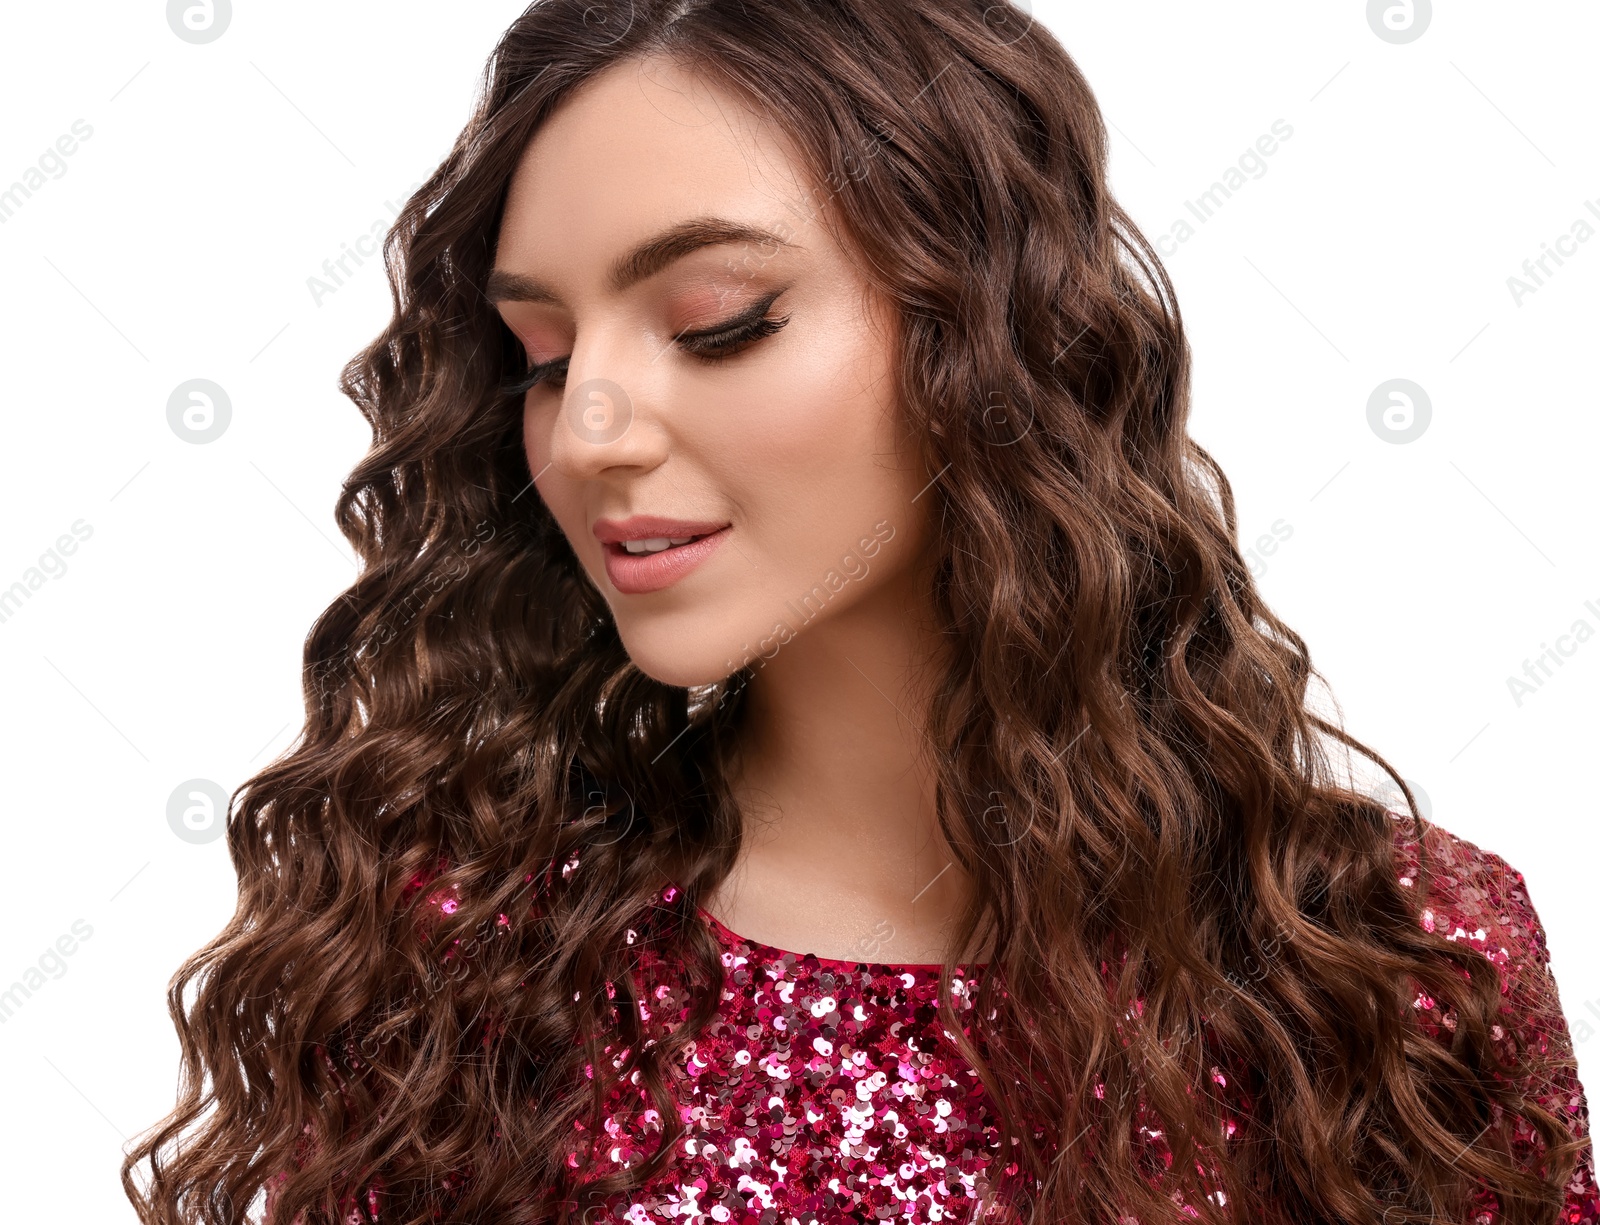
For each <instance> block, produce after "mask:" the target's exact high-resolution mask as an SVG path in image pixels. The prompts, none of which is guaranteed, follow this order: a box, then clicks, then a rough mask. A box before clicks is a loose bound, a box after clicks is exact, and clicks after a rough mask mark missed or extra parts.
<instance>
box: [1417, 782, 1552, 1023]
mask: <svg viewBox="0 0 1600 1225" xmlns="http://www.w3.org/2000/svg"><path fill="white" fill-rule="evenodd" d="M1389 816H1390V819H1391V820H1392V821H1393V822H1394V833H1395V849H1396V853H1397V855H1396V862H1397V870H1398V873H1399V881H1400V884H1401V886H1402V887H1404V888H1407V889H1416V890H1418V905H1419V907H1420V921H1421V924H1422V926H1423V928H1424V929H1425V930H1427V931H1430V932H1436V933H1439V934H1440V935H1442V936H1443V937H1444V938H1445V939H1446V940H1451V941H1459V942H1463V943H1465V944H1467V945H1470V946H1471V947H1473V948H1475V949H1477V950H1478V951H1479V952H1481V953H1483V954H1484V955H1485V956H1486V957H1488V959H1489V960H1490V961H1491V962H1493V963H1494V965H1495V967H1496V969H1497V970H1499V972H1500V977H1501V983H1500V989H1501V993H1502V994H1504V995H1506V996H1508V997H1511V1000H1512V1002H1513V1003H1514V1004H1516V1005H1517V1006H1518V1007H1519V1009H1520V1010H1521V1011H1522V1012H1523V1013H1525V1014H1526V1019H1527V1020H1528V1021H1529V1022H1531V1023H1533V1024H1534V1025H1536V1026H1538V1027H1541V1028H1544V1029H1549V1028H1550V1027H1552V1026H1555V1027H1559V1029H1560V1031H1561V1034H1562V1036H1563V1038H1565V1035H1566V1022H1565V1020H1564V1018H1563V1016H1562V1013H1561V1008H1560V1000H1559V996H1558V994H1557V991H1556V984H1555V979H1554V977H1553V976H1552V974H1551V972H1550V948H1549V944H1548V942H1547V940H1546V936H1545V929H1544V925H1543V924H1542V923H1541V922H1540V919H1539V913H1538V911H1537V910H1536V909H1535V907H1534V904H1533V899H1532V898H1531V897H1530V895H1529V891H1528V882H1527V880H1526V878H1525V877H1524V876H1523V874H1522V873H1521V872H1520V871H1518V870H1517V869H1516V868H1515V867H1513V866H1512V865H1511V864H1510V863H1508V862H1507V861H1506V860H1505V859H1504V858H1502V857H1501V856H1500V855H1498V854H1496V853H1495V852H1494V851H1491V850H1488V849H1486V848H1484V847H1481V846H1479V845H1477V844H1476V843H1474V842H1471V841H1469V840H1468V839H1466V838H1462V837H1460V836H1458V835H1456V834H1454V833H1452V832H1451V831H1450V830H1448V829H1446V828H1445V827H1444V826H1442V825H1438V824H1436V823H1435V822H1432V821H1426V820H1425V821H1423V822H1422V823H1421V824H1422V828H1421V831H1420V837H1419V836H1418V830H1417V829H1416V823H1415V822H1413V820H1412V819H1411V817H1410V815H1409V814H1407V813H1396V812H1393V811H1391V812H1390V813H1389Z"/></svg>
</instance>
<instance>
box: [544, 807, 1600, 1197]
mask: <svg viewBox="0 0 1600 1225" xmlns="http://www.w3.org/2000/svg"><path fill="white" fill-rule="evenodd" d="M1408 830H1409V824H1408V823H1402V822H1396V838H1397V845H1398V847H1399V850H1400V856H1399V861H1398V867H1399V880H1400V882H1401V884H1402V885H1403V886H1404V887H1408V888H1410V887H1414V886H1415V884H1416V882H1417V880H1418V879H1419V873H1420V867H1419V863H1418V858H1417V854H1416V847H1415V845H1414V844H1413V843H1412V842H1410V841H1409V840H1408V839H1407V838H1406V836H1405V831H1408ZM1428 861H1429V867H1430V869H1431V871H1432V878H1431V880H1430V881H1429V893H1428V897H1427V899H1426V900H1427V902H1428V905H1427V906H1426V907H1425V908H1424V910H1423V913H1422V916H1421V924H1422V926H1423V927H1424V928H1425V929H1426V930H1428V931H1438V932H1442V933H1445V934H1446V937H1447V938H1448V939H1452V940H1462V941H1466V942H1467V943H1469V944H1471V945H1472V946H1473V947H1474V948H1476V949H1478V950H1480V951H1481V952H1483V953H1485V954H1486V955H1488V956H1489V957H1490V958H1491V960H1493V961H1494V962H1495V963H1496V964H1497V966H1499V968H1500V970H1501V973H1502V975H1503V977H1504V983H1503V990H1504V991H1505V993H1506V995H1507V996H1508V997H1509V998H1510V1000H1511V1002H1512V1004H1513V1009H1512V1015H1513V1016H1514V1017H1515V1018H1517V1019H1518V1022H1519V1023H1518V1024H1517V1025H1516V1026H1515V1027H1514V1028H1513V1029H1512V1030H1511V1031H1509V1032H1508V1031H1507V1030H1505V1029H1503V1028H1502V1027H1501V1026H1495V1027H1494V1029H1493V1030H1492V1031H1491V1033H1492V1037H1493V1039H1494V1041H1495V1042H1496V1043H1497V1044H1498V1045H1500V1046H1501V1048H1502V1050H1503V1052H1504V1053H1505V1054H1506V1055H1507V1057H1508V1058H1509V1057H1511V1056H1513V1055H1514V1054H1515V1051H1516V1050H1517V1049H1518V1048H1519V1047H1521V1046H1524V1045H1527V1044H1533V1045H1535V1046H1536V1047H1537V1048H1538V1049H1540V1050H1549V1049H1556V1050H1557V1051H1558V1052H1559V1053H1561V1054H1563V1055H1565V1056H1567V1060H1566V1070H1565V1071H1564V1072H1563V1073H1562V1074H1560V1075H1559V1076H1557V1077H1556V1078H1554V1081H1553V1083H1550V1084H1547V1085H1543V1086H1538V1087H1536V1088H1537V1093H1536V1096H1537V1097H1538V1099H1539V1101H1540V1102H1541V1104H1543V1105H1544V1106H1545V1107H1546V1108H1547V1109H1549V1110H1551V1111H1553V1112H1555V1113H1557V1114H1558V1115H1561V1116H1562V1117H1564V1118H1566V1119H1568V1120H1569V1121H1570V1122H1571V1123H1572V1124H1573V1126H1574V1128H1575V1130H1576V1131H1577V1132H1578V1134H1580V1135H1583V1136H1587V1135H1588V1112H1587V1106H1586V1102H1585V1098H1584V1094H1583V1089H1582V1087H1581V1085H1580V1084H1579V1083H1578V1080H1577V1071H1576V1065H1575V1063H1573V1062H1572V1060H1571V1058H1570V1056H1571V1038H1570V1036H1569V1034H1568V1031H1567V1025H1566V1021H1565V1019H1564V1017H1563V1016H1562V1013H1561V1010H1560V1006H1559V1002H1558V998H1557V996H1556V992H1555V983H1554V980H1553V979H1552V978H1551V977H1550V974H1549V968H1548V962H1549V954H1548V951H1547V949H1546V947H1545V940H1544V932H1543V929H1542V928H1541V927H1540V925H1539V922H1538V918H1537V916H1536V914H1535V912H1534V910H1533V908H1532V905H1531V904H1530V902H1529V900H1528V895H1527V889H1526V886H1525V884H1524V881H1523V878H1522V875H1521V873H1519V872H1516V871H1515V870H1513V869H1512V868H1511V867H1510V866H1509V865H1508V864H1506V863H1505V861H1504V860H1502V859H1500V858H1499V857H1498V856H1496V855H1494V854H1492V853H1490V852H1486V851H1483V850H1481V849H1479V848H1478V847H1476V846H1473V845H1472V844H1471V843H1469V842H1466V841H1464V840H1461V839H1457V838H1455V837H1454V836H1453V835H1451V834H1450V833H1449V832H1448V831H1446V830H1443V829H1440V828H1439V827H1437V826H1432V827H1430V832H1429V839H1428ZM667 894H670V895H671V896H676V894H677V889H676V887H675V886H674V887H669V889H668V891H667ZM663 896H664V898H665V897H666V896H667V895H666V894H664V895H663ZM700 915H701V918H702V920H703V921H704V922H705V923H706V924H707V925H708V926H709V927H710V928H711V930H712V932H713V933H714V934H715V935H716V937H717V940H718V942H719V943H720V944H721V946H722V949H723V954H722V962H723V966H724V968H725V970H726V971H727V972H728V978H729V981H728V984H727V987H726V988H725V990H724V991H723V994H722V1000H721V1006H720V1009H719V1012H718V1014H717V1016H716V1018H715V1019H714V1021H713V1022H712V1024H711V1025H710V1027H709V1028H708V1029H707V1030H706V1031H705V1032H704V1033H702V1034H701V1035H700V1037H699V1038H698V1040H697V1041H696V1042H695V1043H694V1044H693V1046H692V1047H691V1048H690V1051H689V1054H688V1055H687V1056H686V1058H685V1061H684V1065H683V1067H682V1068H681V1069H676V1068H675V1069H674V1076H673V1079H672V1081H671V1082H670V1083H671V1084H672V1085H673V1086H674V1089H675V1092H676V1094H677V1097H678V1101H679V1113H680V1117H681V1118H682V1119H683V1121H684V1124H685V1127H686V1132H685V1135H684V1137H683V1138H682V1139H681V1140H680V1141H679V1142H678V1149H679V1152H678V1157H677V1160H676V1162H675V1163H669V1165H668V1167H667V1168H666V1170H665V1171H664V1172H663V1173H662V1174H660V1175H658V1176H657V1177H656V1178H655V1179H654V1180H652V1181H651V1182H650V1183H648V1184H647V1185H645V1186H643V1187H641V1188H639V1189H637V1190H635V1191H634V1192H632V1193H631V1194H628V1195H617V1196H614V1197H612V1198H611V1199H610V1200H609V1201H607V1203H606V1205H605V1211H604V1212H596V1213H593V1214H591V1216H590V1219H591V1220H615V1221H618V1222H631V1223H633V1225H650V1223H653V1222H663V1221H671V1222H677V1223H681V1225H699V1223H701V1222H719V1223H720V1222H732V1223H733V1225H832V1223H833V1222H840V1221H852V1222H854V1221H877V1220H882V1221H888V1220H894V1221H898V1222H905V1223H907V1225H921V1223H922V1222H940V1221H963V1222H965V1221H971V1220H980V1219H981V1220H987V1221H1011V1220H1015V1219H1020V1218H1019V1216H1018V1214H1017V1212H1016V1210H1015V1209H1014V1208H1013V1207H1012V1206H1011V1205H1009V1204H1008V1203H1007V1193H1006V1191H1007V1188H1008V1187H1012V1186H1015V1185H1016V1183H1015V1181H1014V1180H1013V1179H1012V1178H1011V1177H1010V1175H1012V1174H1014V1173H1015V1172H1016V1167H1015V1166H1008V1167H1006V1169H1004V1170H1001V1169H999V1162H998V1158H997V1154H998V1145H999V1133H998V1128H997V1124H996V1117H995V1110H994V1106H993V1103H992V1101H991V1100H990V1099H989V1097H988V1095H987V1093H986V1092H985V1091H984V1090H983V1088H982V1086H981V1085H980V1084H979V1083H978V1081H977V1076H976V1073H975V1072H973V1070H972V1069H971V1067H970V1066H968V1065H967V1063H966V1062H965V1061H964V1060H963V1059H962V1058H961V1056H960V1054H959V1052H958V1051H957V1050H956V1049H955V1047H954V1045H953V1043H952V1042H951V1041H950V1036H949V1035H948V1034H946V1033H945V1032H944V1030H943V1027H942V1025H941V1024H940V1022H939V1021H938V1020H937V1019H936V1015H935V1011H934V1010H935V1008H936V1007H937V1002H938V991H939V982H938V978H939V972H938V967H936V966H898V965H882V964H867V963H854V962H846V961H838V960H832V959H829V958H823V957H817V956H814V955H811V954H798V953H793V952H788V951H785V950H783V949H778V948H773V947H772V946H770V945H764V944H760V943H758V942H756V941H753V940H749V939H746V938H744V937H742V936H739V935H737V934H736V933H734V932H732V931H730V930H729V929H728V928H727V927H725V926H724V925H723V924H721V923H720V922H718V921H717V920H716V919H715V918H714V917H713V916H711V915H710V914H709V913H707V912H705V911H701V912H700ZM982 972H983V967H967V968H965V969H963V970H961V971H958V973H957V974H956V975H955V978H954V980H953V981H952V984H951V997H952V998H951V1002H952V1004H953V1006H954V1007H955V1009H956V1012H957V1015H958V1016H960V1015H962V1014H964V1013H966V1012H969V1011H970V1009H971V1007H972V1004H971V1000H972V996H973V994H974V993H975V991H976V988H977V979H978V976H979V975H981V973H982ZM640 973H641V977H642V980H643V981H642V986H643V991H642V992H641V995H642V996H643V997H644V998H649V999H652V1000H654V1001H656V1002H657V1015H658V1017H660V1018H661V1019H662V1020H663V1021H665V1022H666V1023H667V1024H668V1025H675V1024H677V1023H680V1022H681V1021H682V1019H683V1018H684V1017H685V1016H686V1015H687V1008H688V1000H687V998H686V996H685V995H684V994H683V992H682V989H681V983H682V982H683V979H684V975H683V973H682V969H681V967H674V966H672V965H670V964H664V963H662V962H661V961H659V960H651V959H649V958H647V959H646V961H645V963H644V964H643V966H642V967H641V971H640ZM1142 1010H1143V1001H1142V1000H1135V1001H1134V1003H1133V1006H1132V1008H1131V1009H1130V1013H1131V1015H1134V1016H1137V1015H1140V1014H1141V1013H1142ZM1413 1012H1414V1015H1415V1016H1416V1018H1417V1022H1418V1025H1419V1028H1420V1029H1421V1030H1422V1032H1423V1033H1425V1034H1427V1035H1428V1036H1430V1037H1433V1038H1436V1039H1438V1040H1439V1041H1441V1042H1443V1043H1445V1044H1448V1042H1449V1039H1450V1032H1451V1030H1453V1028H1454V1026H1455V1015H1454V1013H1453V1012H1445V1013H1444V1014H1441V1013H1440V1012H1439V1010H1438V1002H1437V1001H1436V1000H1435V999H1434V998H1433V997H1432V996H1430V995H1428V994H1427V993H1426V992H1423V991H1420V990H1419V991H1417V992H1416V993H1415V996H1414V998H1413ZM606 1050H607V1053H611V1052H610V1048H609V1047H608V1048H606ZM1236 1071H1237V1070H1236ZM1210 1076H1211V1080H1212V1081H1213V1082H1214V1084H1215V1085H1216V1086H1217V1087H1218V1088H1219V1089H1220V1090H1221V1091H1222V1093H1223V1094H1224V1101H1225V1102H1226V1103H1227V1105H1228V1112H1227V1117H1225V1118H1224V1120H1223V1135H1224V1136H1225V1137H1226V1140H1225V1143H1228V1144H1233V1143H1236V1142H1238V1141H1240V1140H1242V1139H1244V1138H1245V1136H1246V1135H1247V1133H1248V1131H1249V1123H1248V1118H1249V1114H1250V1105H1251V1103H1250V1102H1249V1100H1248V1099H1247V1098H1246V1097H1245V1095H1244V1093H1243V1090H1242V1085H1243V1084H1244V1083H1247V1082H1248V1078H1247V1077H1243V1076H1239V1075H1237V1074H1235V1075H1234V1076H1231V1077H1230V1076H1229V1075H1228V1074H1227V1073H1226V1072H1225V1071H1224V1070H1223V1069H1222V1068H1220V1067H1213V1068H1211V1069H1210ZM1104 1093H1105V1088H1104V1086H1103V1085H1100V1086H1097V1087H1096V1089H1095V1094H1096V1096H1098V1097H1103V1096H1104ZM1135 1107H1136V1109H1135V1128H1136V1131H1137V1134H1138V1136H1139V1139H1140V1143H1141V1146H1142V1149H1143V1153H1142V1157H1143V1159H1144V1161H1145V1162H1146V1163H1147V1168H1148V1169H1149V1170H1151V1171H1152V1172H1159V1171H1164V1170H1166V1169H1168V1168H1170V1166H1171V1162H1172V1153H1171V1150H1170V1148H1169V1147H1168V1144H1167V1141H1166V1137H1165V1135H1164V1134H1163V1131H1162V1129H1161V1128H1160V1127H1159V1126H1158V1125H1156V1122H1155V1120H1154V1119H1153V1118H1151V1117H1149V1116H1148V1113H1147V1111H1146V1109H1145V1107H1144V1105H1143V1103H1140V1102H1136V1103H1135ZM646 1108H647V1099H646V1096H645V1095H644V1094H643V1093H642V1092H641V1091H639V1090H638V1089H637V1088H635V1087H632V1086H627V1085H624V1086H620V1087H619V1088H618V1089H617V1090H616V1091H614V1093H613V1095H612V1098H611V1101H610V1102H609V1104H608V1114H607V1119H606V1122H607V1127H608V1130H610V1129H611V1128H612V1127H613V1126H614V1128H615V1134H617V1135H619V1136H623V1137H626V1140H625V1141H624V1142H623V1143H619V1144H616V1145H612V1146H610V1147H609V1148H607V1149H605V1150H604V1151H602V1152H599V1153H597V1154H595V1156H596V1157H597V1158H598V1159H597V1160H592V1161H588V1162H586V1161H585V1160H583V1159H582V1158H580V1159H579V1160H578V1161H577V1162H576V1164H575V1166H574V1168H576V1169H578V1170H579V1171H580V1180H579V1181H580V1183H581V1182H585V1181H588V1180H590V1179H593V1178H597V1177H600V1176H601V1175H604V1174H611V1173H615V1172H616V1171H617V1169H618V1168H620V1167H626V1166H629V1165H634V1164H637V1163H638V1162H640V1161H641V1160H643V1159H644V1158H645V1157H646V1156H648V1155H649V1154H650V1153H651V1152H653V1151H654V1146H655V1140H656V1138H657V1137H659V1135H660V1128H659V1127H658V1126H653V1125H652V1123H651V1122H650V1121H649V1120H647V1119H645V1118H644V1117H643V1116H642V1114H641V1113H640V1112H642V1111H643V1110H645V1109H646ZM1536 1141H1537V1136H1536V1133H1533V1132H1532V1130H1531V1129H1530V1128H1528V1127H1526V1125H1523V1127H1522V1128H1521V1130H1520V1131H1519V1134H1518V1136H1517V1141H1516V1142H1517V1145H1518V1151H1519V1156H1521V1157H1522V1158H1523V1159H1524V1160H1525V1161H1526V1162H1527V1163H1528V1164H1529V1165H1530V1166H1532V1165H1535V1164H1536V1163H1537V1162H1536V1157H1535V1153H1536V1148H1535V1145H1536ZM581 1149H582V1145H581V1144H577V1145H575V1147H574V1149H573V1152H574V1154H576V1153H578V1152H580V1151H581ZM1001 1174H1004V1175H1006V1177H1001V1176H1000V1175H1001ZM1197 1174H1198V1175H1199V1181H1200V1185H1201V1187H1202V1190H1203V1192H1204V1193H1205V1194H1206V1195H1207V1196H1208V1197H1209V1198H1210V1199H1212V1200H1213V1201H1214V1202H1216V1203H1217V1204H1219V1205H1221V1204H1225V1203H1226V1202H1227V1194H1226V1191H1225V1189H1224V1188H1223V1187H1221V1186H1220V1185H1218V1183H1217V1179H1216V1175H1215V1172H1214V1171H1213V1170H1211V1169H1208V1168H1207V1167H1205V1166H1203V1165H1202V1166H1199V1167H1197ZM1175 1198H1177V1199H1178V1202H1179V1205H1180V1207H1182V1208H1183V1210H1184V1211H1185V1213H1186V1214H1187V1215H1191V1216H1192V1215H1195V1211H1194V1209H1193V1207H1192V1206H1184V1205H1183V1202H1182V1199H1181V1197H1175ZM1129 1219H1130V1220H1131V1218H1129ZM1470 1219H1471V1220H1473V1221H1474V1222H1475V1225H1495V1223H1496V1222H1497V1221H1498V1220H1499V1219H1500V1218H1499V1213H1498V1204H1497V1203H1496V1201H1495V1199H1494V1196H1493V1195H1492V1194H1491V1193H1490V1192H1488V1191H1487V1190H1484V1191H1482V1192H1481V1193H1480V1194H1479V1196H1478V1198H1477V1202H1476V1204H1475V1205H1474V1212H1473V1214H1472V1215H1471V1217H1470ZM1561 1219H1562V1221H1564V1222H1566V1223H1567V1225H1600V1193H1597V1191H1596V1182H1595V1170H1594V1155H1593V1149H1592V1148H1586V1149H1585V1150H1584V1152H1583V1154H1582V1156H1581V1158H1580V1162H1579V1165H1578V1167H1577V1169H1576V1170H1575V1171H1574V1173H1573V1176H1572V1178H1571V1180H1570V1182H1569V1184H1568V1187H1567V1202H1566V1206H1565V1208H1564V1210H1563V1212H1562V1216H1561Z"/></svg>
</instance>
